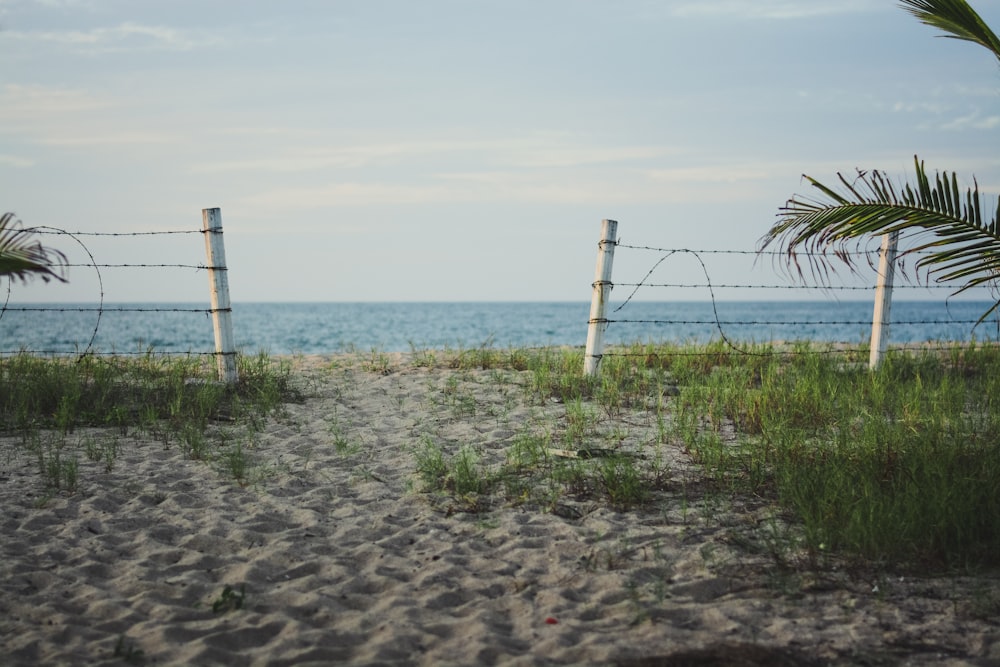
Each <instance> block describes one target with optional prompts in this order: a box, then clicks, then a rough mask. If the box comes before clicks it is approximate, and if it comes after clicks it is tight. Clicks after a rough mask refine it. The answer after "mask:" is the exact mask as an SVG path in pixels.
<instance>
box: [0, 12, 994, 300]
mask: <svg viewBox="0 0 1000 667" xmlns="http://www.w3.org/2000/svg"><path fill="white" fill-rule="evenodd" d="M972 4H973V6H974V7H975V8H976V9H977V10H978V11H979V12H980V13H981V14H982V16H983V17H984V18H985V19H986V21H987V23H989V24H990V25H991V26H993V27H994V29H998V30H1000V2H997V1H996V0H973V2H972ZM937 35H938V33H937V32H936V31H935V30H933V29H931V28H929V27H927V26H924V25H922V24H920V23H919V22H917V21H916V20H915V19H914V18H913V17H911V16H910V15H909V14H908V13H906V12H905V11H904V10H903V9H901V8H900V7H899V6H898V4H897V3H896V2H895V1H894V0H837V1H836V2H830V1H827V2H820V0H615V1H614V2H612V1H610V0H530V1H526V0H422V1H420V2H416V1H414V0H357V1H355V0H287V1H284V2H274V1H273V0H239V1H238V2H237V1H236V0H197V1H195V0H169V1H165V0H0V183H2V187H0V189H2V194H3V202H2V203H0V209H2V210H12V211H14V212H16V213H17V215H18V217H19V218H20V219H22V220H23V221H24V223H25V225H27V226H38V225H45V226H51V227H55V228H59V229H63V230H67V231H79V232H105V233H107V232H114V233H118V232H124V233H127V232H147V231H157V230H186V229H191V230H197V229H200V227H201V210H202V209H203V208H208V207H219V208H221V209H222V219H223V223H224V230H225V242H226V253H227V260H228V264H229V267H230V271H229V280H230V288H231V293H232V299H233V300H234V301H237V302H238V301H285V300H318V301H376V300H377V301H405V300H435V301H440V300H444V301H464V300H582V301H586V300H589V298H590V283H591V281H592V280H593V277H594V276H593V274H594V262H595V259H596V251H597V241H598V238H599V234H600V228H601V220H602V219H603V218H613V219H616V220H618V221H619V234H620V236H621V237H622V240H623V241H624V242H625V243H631V244H636V245H642V246H653V247H660V248H694V249H712V250H750V251H752V250H754V249H755V248H756V244H757V241H758V239H759V238H760V237H761V236H762V235H763V234H764V233H765V232H766V231H767V229H768V227H769V226H770V225H771V224H772V222H773V221H774V219H775V215H776V213H777V211H778V208H779V207H780V206H781V205H782V204H783V203H784V202H785V201H786V200H787V199H788V197H790V196H791V195H793V194H805V193H808V186H807V185H805V184H804V183H803V181H802V179H801V175H802V174H803V173H807V174H809V175H810V176H814V177H817V178H819V179H820V180H826V181H833V180H834V179H835V175H836V173H837V172H838V171H842V172H845V173H851V172H853V171H854V169H855V168H864V169H882V170H886V171H888V172H889V173H891V174H894V175H899V176H900V177H903V176H905V175H909V174H911V173H912V171H913V167H912V161H913V155H914V154H919V155H920V157H921V158H923V159H925V160H926V163H927V166H928V167H929V169H930V170H931V171H934V170H937V169H946V170H949V171H951V170H954V171H957V172H958V173H959V175H960V178H961V179H962V180H963V182H964V183H966V184H969V185H971V182H972V181H971V179H972V176H973V175H975V176H976V178H977V179H978V183H979V186H980V188H981V189H982V190H984V191H988V192H1000V154H998V152H997V146H998V141H997V138H998V137H997V134H998V131H1000V107H998V104H997V102H998V98H997V91H998V90H1000V77H998V74H1000V67H998V65H997V61H996V59H995V58H994V57H993V56H992V55H991V54H990V53H989V52H988V51H986V50H985V49H983V48H982V47H979V46H976V45H973V44H970V43H967V42H960V41H957V40H953V39H945V38H941V37H938V36H937ZM43 240H44V242H45V243H47V244H48V245H53V246H56V247H58V248H60V249H62V250H64V251H65V252H66V253H67V254H68V255H70V256H71V258H72V260H73V261H74V262H83V261H90V260H89V258H87V256H86V254H85V253H83V251H82V250H81V248H80V246H79V245H78V244H77V243H76V242H75V241H73V240H72V239H69V238H66V237H58V236H57V237H51V236H47V237H44V239H43ZM80 240H81V241H82V242H83V243H84V244H85V245H86V247H87V248H88V250H89V251H90V253H91V254H92V255H93V256H94V261H96V262H97V263H102V264H114V263H159V262H164V263H190V264H199V263H204V262H205V253H204V243H203V241H202V238H201V235H199V234H189V235H188V234H186V235H176V236H174V235H171V236H149V237H136V238H132V237H85V238H84V237H81V238H80ZM721 257H722V258H723V260H722V261H720V262H717V263H716V264H715V265H713V266H712V268H711V269H710V271H711V273H712V275H711V278H712V280H713V281H714V282H716V283H725V282H733V281H737V282H746V283H769V282H774V281H775V280H778V279H779V278H776V277H775V276H774V275H773V273H772V271H771V267H770V265H764V266H761V265H758V266H757V267H756V268H755V269H753V270H752V271H751V270H750V269H749V268H748V267H750V266H751V265H752V258H751V259H750V260H749V261H746V262H742V263H740V262H739V261H736V260H735V259H732V258H726V256H721ZM736 257H738V256H736ZM656 259H658V256H657V255H656V254H655V253H653V254H650V253H646V254H641V253H637V252H633V253H631V254H628V253H626V252H625V251H620V252H619V254H618V256H616V259H615V277H616V278H617V280H619V281H621V280H623V279H625V280H627V279H629V278H636V277H639V278H641V277H642V275H643V274H645V272H646V271H648V270H649V268H651V266H652V264H653V263H654V262H655V261H656ZM670 270H672V269H671V268H670V267H669V266H663V267H661V271H662V274H657V275H656V276H654V278H661V279H662V280H660V282H669V281H671V280H673V279H675V278H677V277H678V275H680V277H682V278H683V277H685V276H686V277H687V278H692V279H699V280H700V279H701V278H702V276H701V275H700V268H697V267H696V266H694V265H693V262H690V261H689V263H688V264H687V265H683V266H682V264H681V263H680V260H678V262H677V263H676V266H675V267H674V269H673V270H676V271H680V274H676V273H675V274H669V271H670ZM696 271H697V272H696ZM685 272H687V273H685ZM94 274H95V272H94V271H93V270H92V269H88V268H86V267H73V268H72V269H71V273H70V279H71V283H70V285H68V286H55V285H52V284H49V285H46V284H44V283H41V282H40V281H36V282H35V283H32V284H31V285H29V286H28V287H22V286H21V285H20V284H16V285H14V287H13V291H12V299H14V300H17V301H53V300H81V301H96V300H97V299H98V298H99V297H100V294H101V289H102V288H101V287H99V286H98V285H97V284H96V281H95V279H94ZM623 277H624V278H623ZM101 278H102V281H103V293H104V297H105V299H107V300H110V301H142V300H152V301H205V300H207V298H208V296H207V291H208V290H207V284H208V283H207V278H206V275H205V272H203V271H191V270H175V269H116V268H105V269H102V270H101ZM619 296H621V295H619ZM645 296H646V298H655V299H671V298H699V296H698V295H697V294H691V293H684V294H678V293H676V292H671V291H667V290H665V291H662V292H659V293H655V294H646V295H645ZM740 298H743V297H740ZM749 298H762V295H761V294H751V295H749Z"/></svg>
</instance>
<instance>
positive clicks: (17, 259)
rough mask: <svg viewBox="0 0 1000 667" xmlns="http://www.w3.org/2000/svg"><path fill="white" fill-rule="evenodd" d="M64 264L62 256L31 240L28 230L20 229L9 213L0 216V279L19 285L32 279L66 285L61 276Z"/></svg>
mask: <svg viewBox="0 0 1000 667" xmlns="http://www.w3.org/2000/svg"><path fill="white" fill-rule="evenodd" d="M66 263H67V262H66V256H65V255H64V254H62V253H61V252H59V251H58V250H53V249H52V248H46V247H45V246H43V245H42V244H41V243H39V242H38V241H36V240H33V239H32V238H31V231H30V230H25V229H21V228H20V227H19V221H18V220H16V219H15V218H14V214H13V213H4V214H3V215H2V216H0V276H10V277H11V278H17V279H20V280H21V281H22V282H27V280H28V278H30V277H33V276H38V277H41V279H42V280H44V281H45V282H48V281H49V280H51V279H53V278H55V279H56V280H59V281H61V282H66V279H65V278H64V277H63V276H62V273H63V269H64V268H65V267H66Z"/></svg>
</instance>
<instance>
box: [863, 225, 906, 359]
mask: <svg viewBox="0 0 1000 667" xmlns="http://www.w3.org/2000/svg"><path fill="white" fill-rule="evenodd" d="M898 244H899V232H891V233H889V234H883V235H882V249H881V250H880V251H879V260H878V284H877V287H876V289H875V313H874V315H873V316H872V342H871V349H870V350H869V353H868V368H870V369H871V370H875V369H876V368H878V367H879V364H881V363H882V357H884V356H885V351H886V349H887V348H888V346H889V319H890V318H889V312H890V311H891V310H892V281H893V278H894V276H895V273H896V246H897V245H898Z"/></svg>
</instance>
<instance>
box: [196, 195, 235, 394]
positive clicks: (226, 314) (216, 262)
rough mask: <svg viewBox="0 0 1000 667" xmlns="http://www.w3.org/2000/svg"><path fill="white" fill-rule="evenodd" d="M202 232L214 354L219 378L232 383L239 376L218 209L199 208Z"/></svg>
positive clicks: (224, 247)
mask: <svg viewBox="0 0 1000 667" xmlns="http://www.w3.org/2000/svg"><path fill="white" fill-rule="evenodd" d="M201 219H202V227H203V232H204V234H205V254H206V255H207V256H208V282H209V285H210V288H211V295H212V326H213V328H214V329H215V355H216V363H217V364H218V369H219V379H220V380H222V381H223V382H226V383H228V384H233V383H235V382H236V381H237V380H238V379H239V374H238V372H237V370H236V343H235V341H234V339H233V318H232V314H233V309H232V307H231V305H230V303H229V270H228V269H227V267H226V246H225V244H224V243H223V242H222V211H221V210H219V209H217V208H204V209H202V210H201Z"/></svg>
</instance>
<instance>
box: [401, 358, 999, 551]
mask: <svg viewBox="0 0 1000 667" xmlns="http://www.w3.org/2000/svg"><path fill="white" fill-rule="evenodd" d="M514 357H515V355H512V354H510V353H506V352H498V353H496V354H493V355H485V354H483V353H482V351H480V352H478V353H477V357H476V358H477V359H478V360H479V361H480V362H482V361H483V360H484V359H488V360H489V361H488V363H487V364H486V365H487V369H486V370H487V372H489V371H492V370H495V369H498V368H499V369H506V370H507V371H509V372H511V375H510V376H509V377H510V379H511V382H519V383H520V384H521V385H522V386H523V387H524V391H525V392H526V398H528V399H529V401H530V402H531V403H532V404H534V405H535V406H536V407H535V410H537V411H538V413H537V414H536V415H534V416H533V417H532V418H531V419H529V421H528V422H526V423H525V424H524V425H523V427H522V428H521V430H519V431H514V432H512V433H511V434H510V435H509V436H507V438H506V439H505V440H504V441H503V442H500V443H496V442H487V441H482V442H472V443H469V442H466V443H465V444H458V443H456V444H454V445H452V444H450V442H449V441H448V440H447V439H443V438H441V439H436V438H433V437H431V436H430V435H428V436H426V437H425V441H424V444H423V447H422V448H421V449H419V450H418V451H417V456H416V460H417V469H418V473H419V474H420V475H421V478H422V479H423V480H424V482H425V483H424V490H425V491H429V490H433V491H435V492H437V493H441V494H446V495H449V494H450V495H452V496H455V497H456V498H457V497H458V496H461V495H462V494H463V493H467V492H469V491H470V490H471V491H474V493H475V494H476V497H477V502H476V503H474V504H466V507H467V508H468V509H469V510H470V511H480V512H482V511H487V510H489V509H491V508H496V507H498V506H502V505H504V504H508V505H510V504H512V505H520V506H527V507H538V508H540V509H542V510H543V511H559V512H564V511H566V509H567V506H572V507H575V509H574V510H573V511H571V512H568V514H570V515H572V514H574V512H575V513H581V512H585V511H586V509H585V508H586V507H588V506H591V505H592V504H593V503H606V504H607V505H609V506H611V507H615V508H617V509H619V510H623V511H625V510H628V511H639V512H642V511H664V508H667V510H669V507H671V506H673V505H676V506H677V507H681V506H682V507H683V514H684V516H688V515H690V513H691V512H692V511H693V510H695V507H694V506H695V505H696V504H698V505H699V507H700V506H701V505H704V508H701V509H699V510H698V511H699V512H700V513H701V514H702V515H703V516H704V517H706V518H708V517H711V516H713V515H717V514H718V508H719V506H720V505H723V504H725V503H729V504H730V505H734V506H735V505H738V506H741V507H749V508H756V509H753V511H754V512H759V513H761V514H760V516H762V517H764V518H760V517H758V518H750V519H748V520H747V524H748V525H752V526H755V528H754V530H753V531H751V533H747V532H746V531H742V532H738V533H737V532H734V538H733V539H734V541H740V542H742V543H744V544H747V543H748V542H747V540H756V541H758V542H759V544H758V545H757V547H756V550H757V551H758V552H761V553H767V554H771V555H772V556H773V557H774V558H775V560H776V562H777V563H778V564H779V565H782V566H783V567H784V566H787V565H788V564H790V563H793V562H795V560H796V559H801V560H802V561H803V562H812V563H815V562H818V561H820V560H824V559H828V558H830V557H831V556H832V555H836V554H839V555H840V556H842V557H848V558H850V557H853V558H859V559H865V560H867V561H868V562H875V563H887V562H894V563H908V564H910V565H913V566H920V565H927V566H931V567H967V566H974V565H983V564H996V563H997V562H998V558H997V554H998V553H1000V499H998V496H997V494H996V489H997V488H1000V447H997V446H996V443H997V442H1000V410H997V403H996V398H995V397H996V396H998V395H1000V350H998V348H997V347H996V346H995V345H981V344H977V343H975V342H973V343H969V344H967V345H945V346H940V347H934V346H925V347H922V348H910V349H906V348H900V349H892V350H890V353H889V354H888V355H887V357H886V361H885V362H884V363H883V365H882V366H881V367H880V368H879V369H877V370H874V371H872V370H870V369H869V368H868V367H867V364H866V363H865V359H866V358H867V355H865V354H862V353H859V352H858V351H857V350H855V349H844V347H843V346H836V345H832V344H811V343H807V342H798V343H792V344H786V345H771V344H769V345H759V346H750V347H747V348H745V349H741V350H736V349H733V348H732V347H729V346H728V345H726V344H725V343H720V342H713V343H710V344H707V345H671V344H663V345H654V344H649V343H643V344H639V343H637V344H634V345H628V346H621V347H619V348H616V349H614V350H609V351H608V352H606V354H605V357H604V359H603V361H602V366H601V373H600V376H599V379H597V380H593V379H588V378H585V377H584V375H583V372H582V368H583V360H582V357H581V355H580V354H579V351H578V350H569V349H566V350H562V349H549V350H522V352H521V354H519V355H516V358H517V359H518V364H519V365H523V370H521V371H517V372H516V373H515V372H513V370H514V369H513V368H511V367H508V366H505V364H506V363H507V362H506V360H509V359H511V358H514ZM440 363H444V364H447V363H448V362H447V359H445V358H444V355H442V358H441V359H440ZM446 367H447V366H446ZM455 390H456V391H462V389H461V387H460V386H459V387H455ZM442 407H444V406H442ZM469 419H474V416H472V415H470V416H469ZM671 449H672V450H675V451H674V453H673V454H670V455H669V456H668V455H667V454H666V452H667V450H671ZM677 452H680V454H681V455H682V456H684V457H686V458H687V459H688V460H689V461H690V462H692V463H693V464H694V465H696V466H697V467H698V468H699V469H700V471H701V473H700V479H699V480H698V481H697V483H696V484H695V486H691V485H689V484H687V482H683V483H678V481H677V480H676V479H675V475H674V472H675V466H674V464H673V463H672V462H673V461H675V460H676V457H677V455H678V454H677ZM695 487H696V488H697V489H698V493H699V494H700V496H699V497H698V498H697V499H695V498H692V497H690V493H691V490H692V489H693V488H695ZM678 488H680V489H681V491H680V492H679V491H678ZM748 511H750V510H748ZM755 516H756V515H755ZM741 530H742V529H741Z"/></svg>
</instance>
